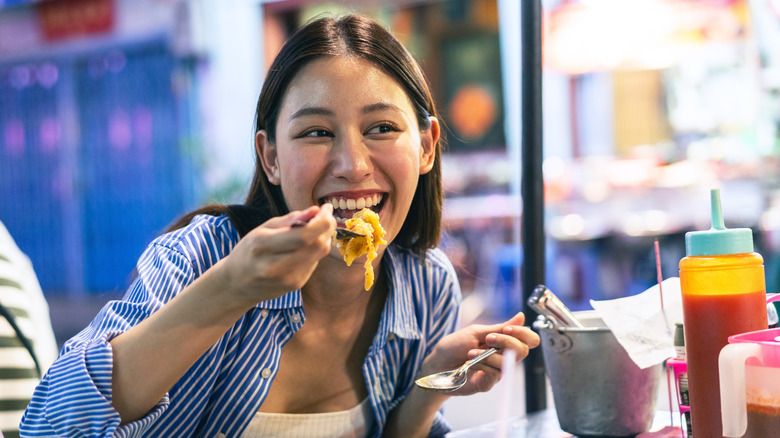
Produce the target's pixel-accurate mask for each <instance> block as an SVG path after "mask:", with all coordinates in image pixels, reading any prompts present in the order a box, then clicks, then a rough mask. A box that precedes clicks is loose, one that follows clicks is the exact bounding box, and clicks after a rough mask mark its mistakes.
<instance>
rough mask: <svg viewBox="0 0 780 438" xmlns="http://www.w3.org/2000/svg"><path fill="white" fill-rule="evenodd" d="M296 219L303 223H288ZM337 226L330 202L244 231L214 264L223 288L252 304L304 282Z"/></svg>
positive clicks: (249, 304)
mask: <svg viewBox="0 0 780 438" xmlns="http://www.w3.org/2000/svg"><path fill="white" fill-rule="evenodd" d="M296 221H298V222H304V223H305V225H304V226H300V227H292V226H291V225H292V223H293V222H296ZM335 229H336V219H334V217H333V206H332V205H330V204H324V205H322V206H312V207H309V208H307V209H306V210H303V211H296V212H292V213H288V214H287V215H285V216H280V217H275V218H272V219H270V220H268V221H267V222H265V223H263V224H262V225H260V226H258V227H257V228H255V229H253V230H252V231H250V232H249V233H247V235H246V236H244V238H243V239H241V240H240V241H239V242H238V244H236V247H235V248H233V251H231V253H230V255H228V256H227V257H225V258H224V259H222V260H220V261H219V262H218V263H217V264H216V265H215V266H214V267H215V268H216V267H218V270H219V272H220V274H219V275H222V276H223V280H224V284H225V286H226V289H227V290H229V291H231V292H232V293H234V294H235V295H234V296H236V298H238V300H240V301H242V302H244V303H245V304H246V305H247V306H253V305H255V304H256V303H258V302H260V301H264V300H269V299H273V298H277V297H279V296H282V295H284V294H285V293H287V292H289V291H291V290H296V289H298V288H300V287H302V286H303V285H304V284H305V283H306V282H307V281H308V280H309V277H310V276H311V274H312V272H314V269H315V268H316V267H317V264H318V263H319V261H320V260H321V259H322V258H323V257H325V256H326V255H327V254H328V253H329V252H330V246H331V238H332V236H333V232H334V231H335Z"/></svg>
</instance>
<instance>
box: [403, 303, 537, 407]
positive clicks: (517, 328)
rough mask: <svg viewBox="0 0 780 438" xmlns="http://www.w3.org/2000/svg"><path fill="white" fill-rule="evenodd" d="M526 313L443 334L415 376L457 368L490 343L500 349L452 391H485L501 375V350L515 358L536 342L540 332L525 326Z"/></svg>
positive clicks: (459, 392) (526, 351) (455, 393)
mask: <svg viewBox="0 0 780 438" xmlns="http://www.w3.org/2000/svg"><path fill="white" fill-rule="evenodd" d="M524 323H525V315H523V313H522V312H521V313H518V314H517V315H515V316H513V317H512V318H510V319H509V320H507V321H505V322H501V323H498V324H491V325H479V324H475V325H470V326H468V327H465V328H463V329H461V330H458V331H456V332H454V333H451V334H449V335H447V336H445V337H443V338H442V339H441V340H440V341H439V343H438V344H436V347H434V349H433V351H432V352H431V354H430V355H429V356H428V357H427V358H426V359H425V362H424V363H423V366H422V367H421V369H420V374H419V376H418V377H422V376H426V375H428V374H433V373H438V372H441V371H447V370H452V369H456V368H458V367H459V366H461V365H463V363H464V362H465V361H467V360H469V359H471V358H473V357H475V356H477V355H479V354H480V353H482V352H483V351H485V350H486V349H487V348H490V347H496V348H499V349H500V350H499V351H498V352H497V353H495V354H493V355H491V356H490V357H488V358H486V359H484V360H483V361H481V362H479V363H477V364H475V365H473V366H472V367H471V368H470V369H469V372H468V381H467V382H466V385H464V386H463V387H462V388H460V389H458V390H457V391H454V392H452V393H451V394H452V395H470V394H475V393H478V392H484V391H488V390H489V389H490V388H492V387H493V385H495V384H496V383H497V382H498V381H499V379H500V378H501V364H502V362H503V357H502V354H501V353H502V352H503V351H506V350H512V351H514V352H515V356H516V358H517V361H518V362H519V361H521V360H523V359H524V358H525V357H526V356H528V351H529V350H530V349H531V348H535V347H537V346H538V345H539V335H537V334H536V332H534V331H533V330H531V328H530V327H526V326H524V325H523V324H524Z"/></svg>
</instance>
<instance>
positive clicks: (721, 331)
mask: <svg viewBox="0 0 780 438" xmlns="http://www.w3.org/2000/svg"><path fill="white" fill-rule="evenodd" d="M711 205H712V228H711V229H710V230H707V231H694V232H689V233H687V234H686V235H685V252H686V256H685V257H684V258H683V259H682V260H680V285H681V288H682V306H683V327H684V331H685V347H686V348H685V349H686V358H687V362H688V391H689V397H690V406H691V423H692V429H693V430H694V431H695V436H696V438H710V437H714V438H720V437H722V436H723V434H722V426H721V414H720V386H719V375H718V355H719V354H720V350H721V349H722V348H723V347H724V346H725V345H726V344H727V343H728V337H729V336H731V335H735V334H738V333H744V332H749V331H753V330H762V329H766V328H767V311H766V281H765V277H764V259H763V258H762V257H761V255H760V254H758V253H756V252H754V251H753V232H752V231H751V230H750V229H749V228H733V229H726V227H725V225H724V222H723V214H722V211H721V205H720V193H719V192H718V190H717V189H714V190H712V191H711Z"/></svg>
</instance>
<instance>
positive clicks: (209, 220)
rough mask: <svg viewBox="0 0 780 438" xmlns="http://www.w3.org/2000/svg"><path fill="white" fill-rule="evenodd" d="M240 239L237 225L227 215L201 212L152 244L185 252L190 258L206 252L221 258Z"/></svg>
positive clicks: (198, 256) (200, 255)
mask: <svg viewBox="0 0 780 438" xmlns="http://www.w3.org/2000/svg"><path fill="white" fill-rule="evenodd" d="M238 240H239V236H238V232H237V230H236V227H235V226H234V225H233V223H232V222H231V221H230V219H229V218H228V216H227V215H224V214H223V215H218V216H214V215H209V214H199V215H196V216H195V217H193V218H192V220H191V221H190V222H189V223H188V224H187V225H185V226H184V227H182V228H179V229H177V230H173V231H169V232H167V233H165V234H162V235H161V236H159V237H157V238H156V239H154V241H152V246H161V247H165V248H168V249H171V250H174V251H177V252H180V253H183V254H184V255H185V256H187V257H188V258H193V257H195V258H200V257H203V255H204V254H205V253H209V254H213V255H214V256H217V257H219V258H221V256H224V255H226V254H227V253H229V252H230V250H231V249H232V248H233V246H235V244H236V243H237V242H238ZM204 251H205V253H204Z"/></svg>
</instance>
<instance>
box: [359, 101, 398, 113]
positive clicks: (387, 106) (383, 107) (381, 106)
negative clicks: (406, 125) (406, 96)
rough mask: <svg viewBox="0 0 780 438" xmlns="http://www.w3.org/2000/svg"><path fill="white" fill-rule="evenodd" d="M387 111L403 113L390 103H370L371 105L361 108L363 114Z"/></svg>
mask: <svg viewBox="0 0 780 438" xmlns="http://www.w3.org/2000/svg"><path fill="white" fill-rule="evenodd" d="M387 110H390V111H397V112H403V110H402V109H401V108H400V107H398V106H397V105H394V104H392V103H387V102H377V103H372V104H371V105H366V106H364V107H363V113H371V112H374V111H387Z"/></svg>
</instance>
